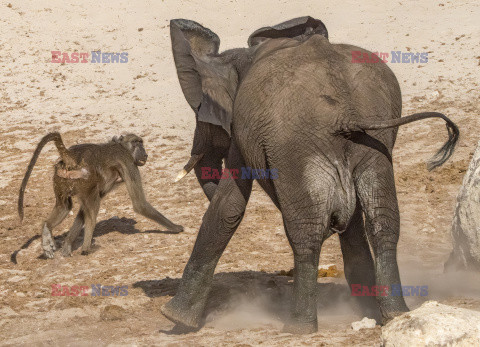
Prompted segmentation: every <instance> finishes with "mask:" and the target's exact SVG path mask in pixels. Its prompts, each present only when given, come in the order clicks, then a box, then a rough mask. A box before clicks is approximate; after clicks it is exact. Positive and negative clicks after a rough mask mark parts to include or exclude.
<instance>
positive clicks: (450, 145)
mask: <svg viewBox="0 0 480 347" xmlns="http://www.w3.org/2000/svg"><path fill="white" fill-rule="evenodd" d="M426 118H442V119H443V120H444V121H445V122H446V126H447V131H448V140H447V142H445V144H444V145H443V146H442V148H440V149H439V150H438V152H437V153H436V154H435V155H434V156H433V157H432V158H431V159H430V160H429V161H428V164H427V168H428V170H429V171H431V170H433V169H435V168H436V167H439V166H440V165H442V164H443V163H445V162H446V161H447V160H448V158H450V157H451V156H452V154H453V151H454V150H455V145H456V144H457V142H458V138H459V136H460V131H459V130H458V127H457V125H456V124H455V123H454V122H452V121H451V120H450V119H449V118H448V117H447V116H445V115H444V114H443V113H438V112H421V113H414V114H412V115H410V116H407V117H400V118H396V119H389V120H383V121H378V120H360V121H358V122H353V124H347V125H346V126H345V127H342V129H340V130H338V131H337V132H336V133H337V134H339V135H348V134H349V133H351V132H353V131H364V130H378V129H388V128H395V127H399V126H401V125H404V124H408V123H412V122H416V121H418V120H422V119H426ZM343 128H346V129H343Z"/></svg>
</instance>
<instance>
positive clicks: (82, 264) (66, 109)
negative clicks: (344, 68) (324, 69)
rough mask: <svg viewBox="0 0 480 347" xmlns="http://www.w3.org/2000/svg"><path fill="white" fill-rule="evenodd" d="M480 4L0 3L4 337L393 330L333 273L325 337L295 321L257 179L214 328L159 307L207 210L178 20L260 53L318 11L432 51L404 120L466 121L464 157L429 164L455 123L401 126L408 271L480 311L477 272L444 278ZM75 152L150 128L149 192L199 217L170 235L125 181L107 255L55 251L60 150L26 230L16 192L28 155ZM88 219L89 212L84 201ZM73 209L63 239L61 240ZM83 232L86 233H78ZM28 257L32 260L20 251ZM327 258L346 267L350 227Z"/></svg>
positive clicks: (164, 207)
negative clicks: (94, 288) (269, 40)
mask: <svg viewBox="0 0 480 347" xmlns="http://www.w3.org/2000/svg"><path fill="white" fill-rule="evenodd" d="M479 10H480V4H479V3H478V2H475V1H465V0H459V1H444V2H442V3H440V2H438V1H433V0H427V1H422V2H421V3H420V2H417V1H391V2H388V4H386V3H385V2H384V1H380V0H369V1H362V2H358V1H343V2H342V6H339V5H338V1H333V0H328V1H322V2H318V1H313V0H312V1H295V2H293V1H268V0H255V1H253V0H245V1H235V0H232V1H229V2H223V1H218V0H214V1H208V2H207V1H198V0H189V1H173V0H165V1H135V2H133V1H115V2H110V1H108V2H106V1H105V2H100V1H92V0H83V1H70V0H68V1H67V0H58V1H54V0H49V1H33V0H21V1H20V0H18V1H16V0H11V1H10V2H8V1H0V33H1V34H0V37H1V40H0V52H1V53H0V66H1V68H2V72H1V82H2V83H1V84H0V91H1V92H0V98H1V103H0V126H1V139H2V141H1V143H0V163H1V166H0V173H1V175H0V189H1V191H0V209H1V213H0V238H1V240H2V242H1V244H0V302H1V306H0V341H1V343H2V344H3V345H25V344H28V345H52V344H53V345H79V346H82V345H92V344H94V343H95V344H98V345H108V344H115V345H122V344H127V345H132V344H142V345H143V344H147V345H152V344H157V345H168V344H172V345H176V344H181V345H183V344H186V345H193V344H196V345H212V344H216V345H227V344H228V345H230V344H233V345H243V346H245V345H257V344H262V345H279V344H282V345H302V344H305V345H307V344H316V345H322V344H324V345H331V344H359V345H372V344H373V345H374V344H379V343H380V339H379V336H380V327H378V326H377V327H376V328H375V329H370V330H362V331H360V332H354V331H353V330H352V329H351V327H350V324H351V323H352V322H353V321H356V320H359V319H361V318H362V317H361V316H360V315H359V314H358V312H357V310H356V309H355V305H354V302H353V300H352V298H351V297H350V295H349V292H348V289H347V286H346V284H345V283H346V282H345V280H344V279H341V278H339V279H333V278H322V279H319V287H318V288H319V289H318V293H319V301H318V305H319V327H320V329H319V332H318V333H316V334H312V335H308V336H302V337H296V336H292V335H289V334H285V333H282V332H281V327H282V321H283V320H284V318H285V315H286V312H287V310H288V302H289V293H290V290H291V287H292V283H291V278H290V277H288V276H279V275H278V272H279V271H280V270H289V269H290V268H291V267H292V263H293V259H292V253H291V250H290V248H289V245H288V242H287V240H286V237H285V235H284V231H283V227H282V223H281V218H280V214H279V213H278V211H276V209H275V207H274V206H273V204H272V203H271V202H270V201H269V199H268V198H267V197H266V195H265V194H264V193H263V192H262V191H261V189H260V188H259V187H258V185H255V186H254V193H253V195H252V198H251V200H250V203H249V206H248V209H247V213H246V217H245V219H244V221H243V223H242V225H241V226H240V228H239V230H238V231H237V233H236V234H235V236H234V237H233V239H232V241H231V243H230V245H229V246H228V248H227V250H226V252H225V254H224V256H223V257H222V258H221V260H220V263H219V265H218V267H217V274H216V277H215V285H214V290H213V293H212V296H211V300H210V303H209V305H208V310H207V318H206V320H207V323H206V326H205V327H204V328H203V329H201V330H200V331H198V332H195V333H189V334H182V335H177V334H174V333H172V332H171V329H172V327H173V324H172V323H170V322H169V321H168V320H167V319H165V318H164V317H163V316H162V315H161V314H160V312H159V308H160V306H161V305H162V304H164V303H165V302H166V301H167V300H168V299H169V298H170V297H171V296H172V295H173V294H174V293H175V290H176V287H177V285H178V282H179V278H180V277H181V274H182V271H183V268H184V266H185V263H186V261H187V260H188V257H189V254H190V251H191V249H192V247H193V243H194V241H195V237H196V233H197V231H198V228H199V225H200V223H201V217H202V215H203V213H204V211H205V210H206V207H207V205H208V204H207V199H206V198H205V197H204V196H203V193H202V192H201V190H200V188H199V186H198V184H197V182H196V181H195V179H194V177H193V176H188V177H187V178H186V179H185V180H183V181H182V182H181V183H180V184H173V178H174V177H175V175H176V173H177V171H178V170H179V169H180V168H181V167H182V166H183V165H184V163H185V160H186V159H187V158H188V155H189V149H190V145H191V139H192V133H193V129H194V117H193V113H192V112H191V110H190V109H189V106H188V104H187V103H186V102H185V100H184V98H183V95H182V93H181V90H180V87H179V84H178V81H177V77H176V72H175V70H174V65H173V60H172V56H171V51H170V39H169V27H168V24H169V20H170V19H171V18H178V17H183V18H188V19H193V20H196V21H199V22H201V23H202V24H204V25H205V26H207V27H209V28H211V29H212V30H214V31H215V32H216V33H217V34H218V35H219V36H220V38H221V40H222V49H226V48H232V47H236V46H245V45H246V40H247V37H248V35H249V34H250V33H251V32H253V31H254V30H255V29H257V28H259V27H261V26H265V25H271V24H276V23H279V22H281V21H283V20H286V19H289V18H293V17H296V16H301V15H311V16H313V17H317V18H320V19H322V20H323V21H324V22H325V24H326V26H327V28H328V30H329V33H330V39H331V41H332V42H337V43H340V42H348V43H354V44H357V45H359V46H362V47H364V48H366V49H369V50H372V51H378V52H390V51H392V50H401V51H411V52H429V61H428V63H425V64H391V63H389V65H390V66H391V68H392V69H393V70H394V72H395V73H396V75H397V78H398V80H399V82H400V84H401V87H402V91H403V95H404V97H403V102H404V103H403V106H404V112H403V114H404V115H407V114H410V113H413V112H418V111H427V110H429V111H440V112H444V113H446V114H447V115H449V116H450V117H451V118H452V120H454V121H455V122H456V123H457V124H458V125H459V127H460V130H461V140H460V143H459V145H458V148H457V151H456V153H455V155H454V157H453V158H452V159H451V160H450V161H449V162H448V163H447V164H446V165H444V166H443V167H442V168H440V169H438V170H436V171H434V172H428V171H427V170H426V167H425V164H424V163H425V161H426V160H427V159H428V158H429V157H430V156H431V155H433V154H434V153H435V151H436V150H437V149H438V148H439V147H440V146H441V144H442V143H443V142H444V140H445V139H446V131H445V127H444V126H443V124H442V123H441V122H440V121H435V120H433V121H424V122H422V123H416V124H412V125H408V126H405V127H402V128H401V130H400V131H399V137H398V142H397V145H396V149H395V151H394V166H395V170H396V181H397V189H398V197H399V204H400V210H401V218H402V221H401V230H402V231H401V237H400V243H399V262H400V266H401V268H400V271H401V275H402V279H403V282H404V284H406V285H429V295H428V297H422V298H420V297H409V298H407V302H408V303H409V305H410V306H411V307H416V306H418V305H419V304H421V302H422V301H423V300H426V299H436V300H439V301H441V302H445V303H448V304H452V305H456V306H461V307H469V308H473V309H477V310H479V309H480V296H479V294H478V288H479V287H480V279H479V277H478V275H469V276H467V275H462V274H455V275H454V276H453V275H450V276H448V277H446V276H445V275H443V274H442V270H443V263H444V261H445V260H446V258H447V256H448V253H449V251H450V249H451V240H450V234H449V232H450V223H451V220H452V216H453V209H454V204H455V197H456V193H457V191H458V188H459V186H460V184H461V180H462V177H463V175H464V173H465V171H466V168H467V166H468V163H469V159H470V157H471V155H472V153H473V150H474V148H475V145H476V142H477V141H478V135H477V131H476V130H475V129H478V128H479V126H480V120H479V119H478V115H479V113H480V112H479V104H478V99H479V97H480V89H479V85H478V83H479V77H480V74H479V64H480V56H479V54H480V53H479V52H478V39H479V37H480V28H479V26H478V20H479ZM52 50H60V51H64V52H73V51H79V52H90V51H94V50H102V51H103V52H128V56H129V61H128V63H126V64H90V63H88V64H62V65H61V64H53V63H51V62H50V60H51V54H50V51H52ZM52 130H58V131H60V132H62V134H64V140H65V142H66V143H67V144H68V145H73V144H76V143H81V142H102V141H105V140H107V139H109V138H111V137H112V136H113V135H118V134H120V133H122V132H125V131H129V132H136V133H138V134H140V135H142V136H143V137H144V139H145V142H146V147H147V150H148V151H149V154H150V157H149V162H148V163H147V165H146V166H145V167H143V168H142V169H141V170H142V175H143V180H144V185H145V189H146V191H147V194H148V198H149V200H150V201H151V202H152V203H153V205H154V206H156V207H157V208H158V209H159V210H160V211H162V212H163V213H164V214H166V215H167V216H168V217H169V218H171V219H172V220H173V221H175V222H177V223H180V224H182V225H184V226H185V227H186V231H185V232H184V233H183V234H181V235H170V234H168V233H165V232H163V231H162V230H160V229H159V227H158V226H157V225H156V224H155V223H153V222H151V221H149V220H146V219H145V218H142V217H140V216H138V215H136V214H134V212H133V210H132V207H131V205H130V202H129V199H128V197H127V194H126V190H125V188H124V187H123V188H121V189H118V190H117V191H115V192H113V193H112V194H111V195H110V196H108V197H107V198H106V199H105V201H104V203H103V205H102V209H101V212H100V215H99V218H98V225H97V228H96V230H95V235H94V236H95V252H93V253H92V254H90V255H89V256H86V257H85V256H80V255H79V253H78V250H77V251H76V252H75V254H74V256H73V257H72V258H68V259H64V258H62V257H61V256H60V255H59V254H57V257H56V258H55V259H53V260H45V259H41V258H39V255H40V254H41V246H40V239H39V231H40V226H41V222H42V220H43V219H44V218H45V217H46V216H47V215H48V213H49V211H50V209H51V208H52V206H53V203H54V200H53V191H52V187H51V184H50V180H51V175H52V164H53V162H54V161H55V159H56V157H57V153H56V151H55V150H54V149H53V148H51V147H53V146H49V147H48V148H46V149H45V151H44V153H43V154H42V156H41V158H40V160H39V161H38V163H37V166H36V169H35V170H34V172H33V175H32V178H31V179H30V184H29V187H28V190H27V193H26V208H25V211H26V214H25V219H24V222H23V224H20V223H19V221H18V217H17V214H16V196H17V192H18V188H19V186H20V182H21V179H22V177H23V174H24V170H25V168H26V165H27V162H28V160H29V158H30V156H31V154H32V152H33V149H34V147H35V145H36V143H37V142H38V141H39V139H40V138H41V137H42V136H43V135H44V134H46V133H47V132H49V131H52ZM74 212H75V211H74ZM72 222H73V217H72V216H70V217H69V218H68V219H67V220H66V221H65V222H64V223H63V224H62V225H61V226H60V227H58V228H57V229H56V231H55V232H54V234H55V235H57V236H58V237H57V240H58V243H59V244H60V243H61V241H62V237H63V236H64V233H65V232H66V231H67V229H68V227H69V226H70V224H71V223H72ZM80 243H81V240H78V244H80ZM13 259H16V262H17V264H14V263H13V262H12V260H13ZM321 264H336V265H337V266H338V267H339V268H342V266H343V264H342V259H341V253H340V249H339V244H338V238H337V237H332V238H331V239H329V240H328V241H327V242H326V243H325V245H324V247H323V249H322V254H321ZM52 284H64V285H69V286H73V285H87V286H91V285H92V284H102V285H113V286H124V285H126V286H128V295H127V296H125V297H119V296H118V297H93V296H84V297H57V296H52V295H51V285H52Z"/></svg>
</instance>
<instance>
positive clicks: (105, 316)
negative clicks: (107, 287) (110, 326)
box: [100, 305, 126, 320]
mask: <svg viewBox="0 0 480 347" xmlns="http://www.w3.org/2000/svg"><path fill="white" fill-rule="evenodd" d="M125 314H126V311H125V309H124V308H123V307H120V306H117V305H108V306H105V307H104V308H103V309H102V311H101V312H100V319H101V320H121V319H123V317H125Z"/></svg>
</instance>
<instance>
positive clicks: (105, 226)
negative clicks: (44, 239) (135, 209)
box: [10, 217, 177, 264]
mask: <svg viewBox="0 0 480 347" xmlns="http://www.w3.org/2000/svg"><path fill="white" fill-rule="evenodd" d="M135 224H137V221H135V220H134V219H131V218H118V217H114V218H110V219H107V220H103V221H100V222H98V223H97V225H96V226H95V231H94V232H93V237H94V239H93V242H92V245H94V244H95V238H96V237H100V236H103V235H106V234H109V233H111V232H119V233H121V234H125V235H131V234H138V233H142V234H143V233H148V234H177V233H175V232H172V231H168V230H145V231H140V230H138V229H137V228H135ZM66 236H67V232H65V233H63V234H62V235H58V236H54V240H55V243H56V245H57V250H58V249H60V248H61V247H62V245H63V240H64V239H65V237H66ZM39 238H41V235H35V236H32V237H31V238H30V239H28V240H27V241H26V242H25V243H24V244H23V245H22V246H20V248H19V249H17V250H15V251H14V252H13V253H12V254H11V255H10V261H11V262H12V263H14V264H17V255H18V253H19V252H20V251H21V250H23V249H26V248H28V247H29V246H30V245H31V244H32V242H33V241H35V240H37V239H39ZM82 242H83V230H82V232H81V233H80V235H79V237H78V238H77V239H76V240H75V242H74V243H73V245H72V251H73V250H76V249H78V248H79V247H81V245H82ZM94 249H95V247H94ZM38 259H46V257H45V256H44V255H43V254H42V255H40V256H39V257H38Z"/></svg>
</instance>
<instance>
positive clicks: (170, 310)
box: [160, 297, 201, 329]
mask: <svg viewBox="0 0 480 347" xmlns="http://www.w3.org/2000/svg"><path fill="white" fill-rule="evenodd" d="M175 299H176V297H173V299H171V300H170V301H169V302H167V303H166V304H165V305H163V306H162V307H161V308H160V311H161V312H162V314H163V315H164V316H165V317H167V318H168V319H169V320H171V321H172V322H174V323H175V324H179V325H182V326H184V327H188V328H191V329H198V328H200V316H201V314H198V313H197V312H192V311H193V308H192V307H186V305H181V304H177V303H176V301H177V300H175Z"/></svg>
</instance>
